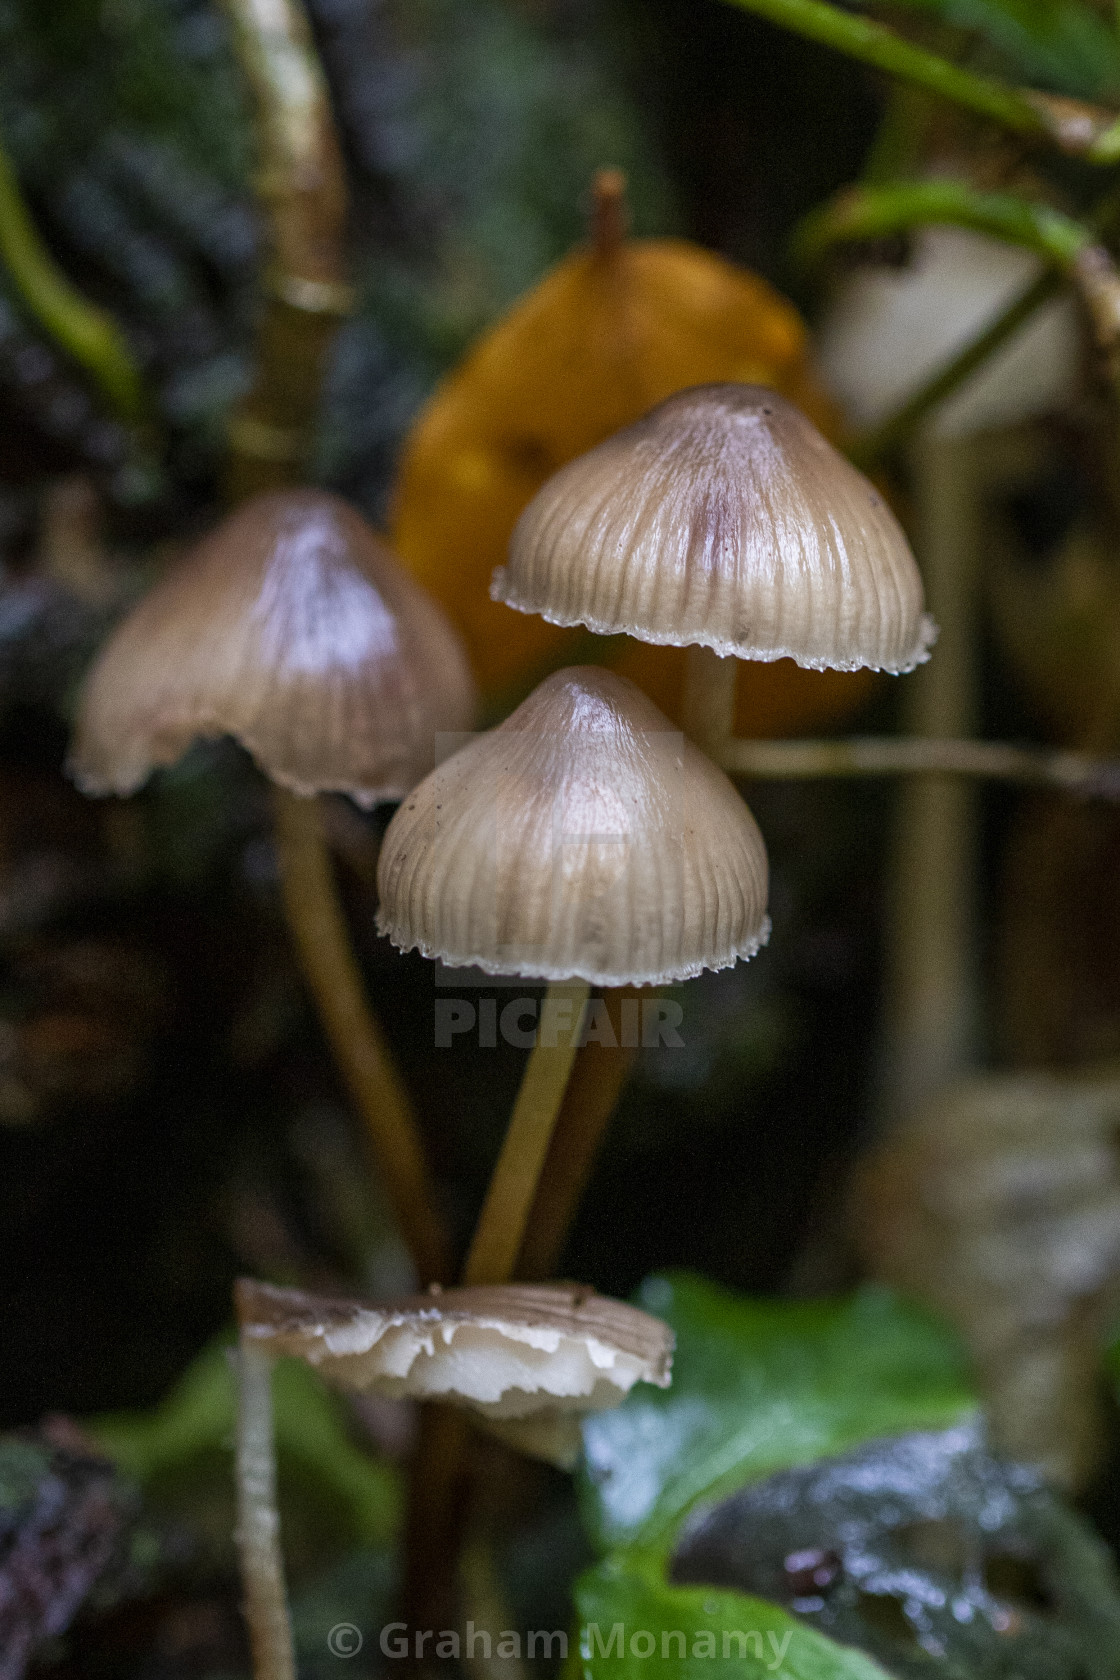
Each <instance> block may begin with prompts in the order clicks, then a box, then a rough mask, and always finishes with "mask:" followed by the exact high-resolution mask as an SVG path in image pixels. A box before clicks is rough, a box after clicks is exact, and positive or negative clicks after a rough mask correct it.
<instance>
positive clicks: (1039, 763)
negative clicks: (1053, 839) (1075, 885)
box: [714, 735, 1120, 802]
mask: <svg viewBox="0 0 1120 1680" xmlns="http://www.w3.org/2000/svg"><path fill="white" fill-rule="evenodd" d="M714 756H715V760H716V763H717V764H719V766H720V767H721V769H723V770H726V771H727V773H728V774H729V775H732V776H755V777H758V779H759V780H761V781H801V780H813V779H815V778H818V777H824V778H831V777H836V776H964V777H966V778H978V779H984V780H988V781H995V782H1009V783H1012V784H1013V785H1016V786H1019V787H1035V788H1049V789H1052V790H1053V791H1055V792H1061V793H1069V794H1073V795H1075V796H1078V797H1080V798H1082V799H1103V800H1108V801H1110V802H1117V801H1120V759H1115V758H1094V757H1093V756H1092V755H1091V754H1089V753H1079V752H1064V751H1054V750H1052V749H1050V748H1048V747H1021V746H1016V745H1015V744H1013V743H1012V742H1007V741H965V740H960V741H953V740H938V739H934V738H931V737H926V736H914V735H884V736H863V737H860V736H850V737H848V738H847V739H840V740H835V741H830V740H825V741H746V740H740V739H737V738H736V739H732V740H729V741H725V742H724V743H723V745H722V746H721V748H720V749H719V751H718V752H717V753H716V754H715V755H714Z"/></svg>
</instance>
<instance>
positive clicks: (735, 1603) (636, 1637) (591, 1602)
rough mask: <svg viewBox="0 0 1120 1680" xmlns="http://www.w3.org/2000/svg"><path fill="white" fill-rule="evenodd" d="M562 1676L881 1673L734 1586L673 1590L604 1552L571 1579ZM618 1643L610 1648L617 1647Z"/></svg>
mask: <svg viewBox="0 0 1120 1680" xmlns="http://www.w3.org/2000/svg"><path fill="white" fill-rule="evenodd" d="M576 1615H577V1618H578V1633H577V1636H576V1638H577V1642H576V1644H575V1648H574V1650H573V1655H572V1659H571V1664H570V1668H569V1673H570V1674H571V1675H573V1676H574V1675H576V1674H578V1675H580V1676H582V1677H583V1680H645V1677H646V1676H647V1675H649V1676H652V1675H658V1676H664V1675H672V1676H673V1677H674V1680H761V1677H762V1676H763V1675H770V1676H776V1677H777V1680H884V1676H885V1670H883V1669H882V1668H880V1666H879V1664H878V1663H877V1662H874V1661H872V1659H871V1658H870V1657H868V1656H865V1655H863V1653H861V1652H859V1651H855V1650H851V1649H845V1648H844V1647H843V1646H840V1645H837V1644H834V1643H833V1641H832V1640H831V1639H827V1638H824V1637H822V1635H821V1634H819V1633H817V1632H816V1631H815V1630H814V1629H812V1628H807V1627H805V1626H803V1625H802V1624H801V1623H799V1622H797V1621H796V1620H795V1619H794V1618H793V1617H792V1616H791V1615H790V1614H789V1613H788V1611H786V1610H783V1609H780V1608H779V1607H778V1606H777V1605H775V1604H767V1603H765V1602H764V1601H763V1600H762V1599H759V1598H750V1597H747V1596H745V1595H744V1594H742V1593H736V1592H722V1591H718V1590H713V1589H712V1588H708V1587H705V1588H697V1587H673V1586H669V1585H667V1584H666V1583H665V1582H664V1581H662V1580H660V1579H659V1577H658V1572H657V1571H656V1569H653V1568H651V1567H650V1566H649V1564H648V1562H647V1561H644V1560H636V1559H625V1560H624V1559H618V1560H615V1559H611V1560H608V1561H607V1562H606V1563H603V1564H600V1565H599V1567H598V1568H596V1569H593V1570H591V1571H589V1572H588V1573H587V1574H586V1575H584V1576H583V1578H582V1579H581V1580H580V1581H579V1582H578V1583H577V1586H576ZM620 1645H621V1646H622V1652H621V1654H619V1650H618V1647H619V1646H620Z"/></svg>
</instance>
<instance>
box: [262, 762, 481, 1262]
mask: <svg viewBox="0 0 1120 1680" xmlns="http://www.w3.org/2000/svg"><path fill="white" fill-rule="evenodd" d="M273 798H274V809H275V817H276V839H277V846H278V850H279V857H280V878H281V885H282V888H283V897H284V908H285V910H286V912H287V915H288V921H289V922H290V924H291V928H292V932H293V934H294V935H295V941H296V947H297V949H298V951H299V954H300V959H301V961H302V963H303V968H304V972H305V974H306V976H307V980H308V984H309V985H310V987H311V990H312V993H313V994H314V997H315V1002H316V1004H317V1005H318V1009H319V1015H320V1018H321V1019H322V1022H323V1026H324V1029H325V1031H326V1034H327V1037H328V1039H329V1040H330V1044H331V1048H332V1050H333V1051H334V1054H335V1056H336V1058H337V1060H338V1063H339V1066H340V1067H341V1069H342V1072H343V1074H344V1075H345V1078H346V1083H347V1085H348V1086H349V1087H350V1093H351V1095H352V1096H353V1098H354V1101H355V1103H356V1104H357V1106H358V1109H359V1111H360V1113H361V1116H362V1119H363V1120H364V1121H365V1125H366V1130H367V1132H368V1134H369V1139H370V1143H371V1144H372V1146H373V1152H374V1156H375V1158H376V1161H377V1165H378V1168H379V1171H380V1174H381V1179H382V1182H383V1184H384V1187H385V1191H386V1194H387V1196H388V1198H389V1202H390V1205H391V1206H392V1209H393V1213H394V1215H395V1216H396V1219H397V1222H398V1224H399V1226H400V1230H401V1234H402V1236H403V1237H404V1240H405V1242H406V1243H407V1244H408V1247H409V1249H410V1250H411V1253H412V1257H413V1259H414V1260H415V1262H416V1269H417V1271H418V1273H419V1274H420V1278H421V1281H422V1282H424V1283H431V1282H440V1281H443V1282H446V1280H447V1278H448V1276H449V1268H450V1251H449V1245H448V1242H447V1238H446V1235H445V1233H444V1230H443V1225H442V1222H441V1221H440V1218H439V1216H438V1214H437V1212H436V1208H435V1202H434V1198H433V1195H432V1186H431V1183H430V1180H429V1177H428V1170H427V1166H426V1164H425V1160H424V1151H423V1146H422V1143H421V1140H420V1133H419V1130H418V1128H417V1125H416V1120H415V1117H414V1116H413V1113H412V1107H411V1104H410V1103H409V1100H408V1094H407V1092H406V1091H405V1088H404V1085H403V1084H402V1082H401V1078H400V1075H399V1074H398V1072H397V1070H396V1068H395V1066H394V1065H393V1059H392V1056H391V1055H390V1052H389V1049H388V1047H387V1045H386V1043H385V1040H384V1037H383V1035H382V1033H381V1029H380V1027H379V1026H378V1024H377V1022H376V1020H375V1019H374V1017H373V1015H372V1014H371V1013H370V1010H369V1007H368V1005H367V1003H366V998H365V992H364V988H363V985H362V978H361V975H360V973H359V971H358V965H357V962H356V960H355V957H354V952H353V949H352V947H351V944H350V939H349V935H348V933H347V929H346V922H345V918H344V916H343V913H342V906H341V905H340V903H339V901H338V892H337V889H336V887H335V882H334V872H333V869H332V867H331V859H330V854H329V852H328V850H327V847H326V843H325V841H324V839H323V831H322V821H321V815H320V811H319V807H318V804H317V802H316V801H315V800H314V799H301V798H298V797H297V796H296V795H295V794H291V793H288V792H287V791H286V790H285V789H283V788H276V789H274V794H273Z"/></svg>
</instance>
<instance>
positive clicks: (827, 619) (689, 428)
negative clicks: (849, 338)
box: [491, 385, 935, 739]
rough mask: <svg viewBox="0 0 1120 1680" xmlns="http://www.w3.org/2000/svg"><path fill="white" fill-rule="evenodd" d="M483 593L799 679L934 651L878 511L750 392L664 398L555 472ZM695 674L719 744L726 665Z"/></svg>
mask: <svg viewBox="0 0 1120 1680" xmlns="http://www.w3.org/2000/svg"><path fill="white" fill-rule="evenodd" d="M491 593H492V595H493V597H494V599H495V600H500V601H504V602H506V604H507V605H509V606H512V607H516V608H517V609H518V610H519V611H521V612H533V613H540V614H541V615H542V617H544V618H546V619H548V620H550V621H551V622H552V623H555V624H585V625H586V626H587V627H588V628H589V629H591V630H594V631H597V632H598V633H600V634H604V635H609V634H613V633H616V632H618V631H624V632H626V633H627V634H628V635H631V636H635V637H637V638H638V639H639V640H641V641H647V642H659V643H670V644H672V645H675V646H691V647H696V648H703V649H710V650H711V653H712V654H714V655H716V656H717V657H718V658H719V659H721V660H725V659H726V658H727V657H728V656H729V655H734V656H735V657H737V658H739V659H761V660H773V659H783V658H787V657H788V658H792V659H794V660H795V661H796V662H797V663H798V664H799V665H802V666H806V667H808V668H811V669H814V670H820V669H823V668H826V667H827V668H831V669H835V670H845V671H851V670H856V669H858V668H860V667H864V666H867V667H870V668H871V669H873V670H884V671H890V672H894V673H898V672H902V671H909V670H912V669H913V668H914V666H916V665H918V664H921V663H922V662H923V661H924V660H925V659H927V658H928V657H929V647H930V644H931V642H932V641H933V638H934V635H935V631H934V627H933V625H932V623H931V622H930V620H929V619H928V618H927V617H926V616H925V614H924V613H923V611H922V583H921V577H920V575H919V572H918V568H917V565H916V563H915V561H914V557H913V555H912V554H911V552H910V548H909V545H908V543H907V541H906V538H905V536H904V535H903V533H902V530H901V528H900V527H899V525H898V522H897V520H896V519H895V517H894V515H893V514H892V513H891V511H890V509H889V507H888V506H887V505H886V502H885V501H884V499H883V497H882V496H881V495H880V494H879V492H878V491H877V490H876V489H875V487H874V485H872V484H871V483H870V482H869V481H868V480H867V479H866V478H864V476H863V475H862V473H860V472H857V470H856V469H855V468H854V467H853V466H851V464H850V463H849V462H848V461H846V460H845V459H844V457H843V456H842V455H840V454H839V453H838V452H837V451H836V450H835V449H833V447H832V446H831V444H829V443H828V442H827V441H826V440H825V438H824V437H822V436H821V434H820V433H819V432H818V431H817V430H816V428H815V427H814V426H813V425H812V424H811V422H810V421H809V420H807V419H806V418H805V416H804V415H803V414H802V413H801V411H800V410H799V409H797V408H795V407H794V405H793V404H792V403H790V402H787V401H786V400H785V398H783V397H780V396H779V395H777V393H776V392H774V391H770V390H767V389H766V388H765V387H763V386H758V385H701V386H697V387H695V388H694V389H692V390H688V391H682V392H680V393H678V394H677V395H676V396H673V397H670V398H669V399H668V401H666V402H663V403H661V404H660V405H659V406H658V407H657V408H655V409H653V410H652V411H651V412H650V413H649V414H647V415H646V416H645V418H644V419H643V420H640V421H638V423H637V424H636V425H634V426H629V427H627V428H626V429H625V430H624V431H622V432H618V433H616V435H615V436H614V437H612V438H609V439H608V440H607V441H606V443H602V444H600V445H599V446H598V447H597V448H596V449H593V450H591V451H590V452H589V453H588V454H586V455H584V456H581V457H580V458H579V459H578V460H576V461H573V462H571V463H570V464H569V465H568V466H567V467H565V468H563V469H562V470H561V471H560V472H558V473H557V474H555V476H554V477H553V478H551V479H550V480H549V481H548V483H547V484H546V485H545V486H544V488H543V489H542V490H540V491H539V492H538V494H537V496H536V497H535V498H534V500H533V501H532V502H531V503H530V504H529V506H528V508H526V510H525V512H524V513H523V514H522V516H521V519H520V521H519V522H518V525H517V528H516V530H515V531H514V535H513V540H512V542H511V544H510V552H509V561H508V564H507V565H506V566H505V567H499V568H498V570H497V571H496V572H495V573H494V578H493V582H492V584H491ZM712 664H713V662H712V661H711V659H710V656H709V658H708V659H704V658H703V657H701V658H700V659H698V660H694V661H693V667H692V668H690V678H691V679H692V689H693V693H692V696H691V703H690V706H689V710H690V721H691V727H690V732H691V733H693V734H695V735H698V736H699V737H700V738H702V739H703V738H707V737H708V736H713V737H715V736H718V735H719V734H720V733H722V734H724V735H726V734H728V733H729V731H730V717H731V706H732V701H733V685H734V667H727V668H726V669H725V670H724V671H723V672H721V673H720V675H719V677H718V678H715V677H709V679H708V680H707V681H706V682H705V681H703V680H699V681H698V680H697V678H696V673H697V672H701V673H702V672H704V671H708V670H709V668H710V666H711V665H712ZM687 698H688V697H687V695H686V699H687ZM704 708H707V711H708V714H709V715H707V716H704V715H702V714H703V711H704Z"/></svg>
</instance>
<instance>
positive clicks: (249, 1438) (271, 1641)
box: [237, 1333, 296, 1680]
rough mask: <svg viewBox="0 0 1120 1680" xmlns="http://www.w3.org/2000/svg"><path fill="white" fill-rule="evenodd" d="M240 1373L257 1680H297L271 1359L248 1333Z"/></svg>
mask: <svg viewBox="0 0 1120 1680" xmlns="http://www.w3.org/2000/svg"><path fill="white" fill-rule="evenodd" d="M237 1371H238V1384H237V1549H238V1553H239V1555H240V1558H241V1581H242V1586H243V1588H244V1592H245V1620H246V1622H247V1623H248V1626H249V1641H250V1644H251V1646H252V1652H253V1680H296V1661H295V1653H294V1651H293V1649H292V1629H291V1625H290V1623H289V1621H288V1599H287V1593H286V1591H285V1588H284V1559H283V1556H282V1554H281V1551H280V1513H279V1511H278V1510H277V1506H276V1454H275V1448H274V1443H273V1437H272V1361H271V1360H270V1359H269V1357H268V1355H267V1354H266V1353H264V1352H263V1351H262V1350H261V1349H260V1348H258V1347H254V1345H253V1343H252V1342H251V1341H250V1340H249V1338H248V1337H247V1336H246V1335H245V1334H244V1333H243V1334H242V1336H241V1341H240V1345H239V1347H238V1350H237Z"/></svg>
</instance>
